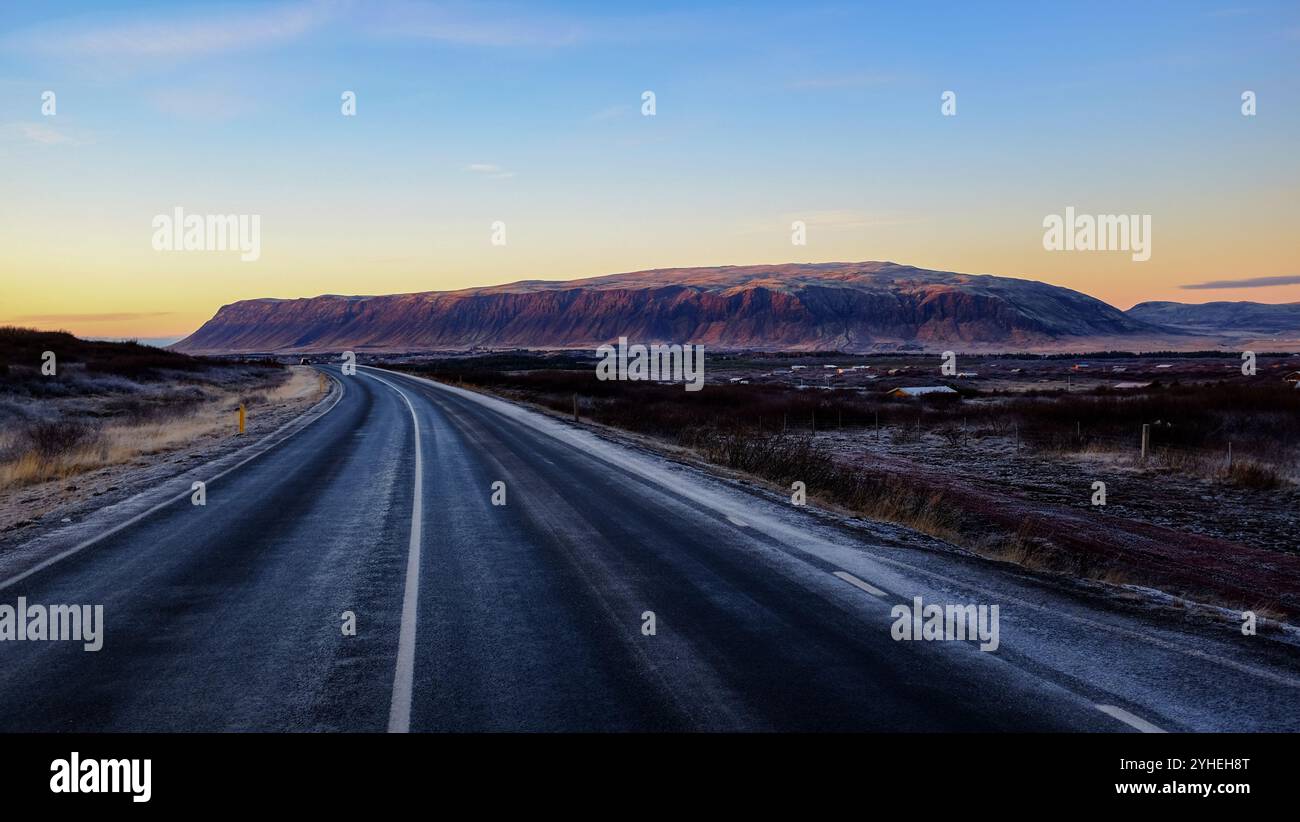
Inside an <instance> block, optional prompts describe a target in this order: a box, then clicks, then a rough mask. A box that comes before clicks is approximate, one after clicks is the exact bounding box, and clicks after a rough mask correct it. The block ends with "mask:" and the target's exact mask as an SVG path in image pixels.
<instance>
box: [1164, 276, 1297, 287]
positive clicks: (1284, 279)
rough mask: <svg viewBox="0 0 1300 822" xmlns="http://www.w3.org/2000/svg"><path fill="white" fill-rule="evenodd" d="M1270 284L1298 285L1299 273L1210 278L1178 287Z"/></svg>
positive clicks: (1256, 285) (1263, 285)
mask: <svg viewBox="0 0 1300 822" xmlns="http://www.w3.org/2000/svg"><path fill="white" fill-rule="evenodd" d="M1270 285H1300V274H1283V275H1282V276H1280V277H1245V278H1243V279H1240V280H1210V281H1208V282H1204V283H1189V284H1187V285H1180V286H1179V288H1185V289H1188V290H1202V289H1204V290H1211V289H1216V288H1266V287H1268V286H1270Z"/></svg>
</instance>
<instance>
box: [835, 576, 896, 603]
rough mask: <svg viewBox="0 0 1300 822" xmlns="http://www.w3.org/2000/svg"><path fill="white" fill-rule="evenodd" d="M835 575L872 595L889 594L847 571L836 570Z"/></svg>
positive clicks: (882, 595)
mask: <svg viewBox="0 0 1300 822" xmlns="http://www.w3.org/2000/svg"><path fill="white" fill-rule="evenodd" d="M835 576H837V577H839V578H840V579H842V580H844V581H845V582H847V583H848V584H850V585H852V586H854V587H855V588H861V589H862V590H864V591H866V592H867V593H868V594H871V595H872V596H873V597H887V596H889V594H888V593H887V592H885V591H882V590H880V589H879V588H877V587H876V586H874V585H872V584H871V583H869V582H863V581H862V580H860V579H858V578H857V577H855V576H853V574H850V573H849V572H848V571H836V572H835Z"/></svg>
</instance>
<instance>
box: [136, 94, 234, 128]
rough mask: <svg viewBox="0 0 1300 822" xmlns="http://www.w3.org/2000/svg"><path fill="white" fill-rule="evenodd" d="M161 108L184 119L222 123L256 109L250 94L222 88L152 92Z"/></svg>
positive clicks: (152, 100) (153, 97)
mask: <svg viewBox="0 0 1300 822" xmlns="http://www.w3.org/2000/svg"><path fill="white" fill-rule="evenodd" d="M150 101H151V102H152V103H153V105H154V107H155V108H157V109H158V110H159V111H161V112H163V113H165V114H170V115H172V116H173V117H177V118H180V119H182V120H197V121H201V122H220V121H224V120H230V119H232V118H235V117H239V116H242V115H245V114H248V113H250V112H252V111H254V110H255V109H256V104H255V102H254V100H253V98H252V96H251V95H249V94H247V93H243V94H240V93H236V92H233V91H224V90H222V89H211V88H188V89H182V88H178V89H165V90H162V91H157V92H154V93H153V94H151V95H150Z"/></svg>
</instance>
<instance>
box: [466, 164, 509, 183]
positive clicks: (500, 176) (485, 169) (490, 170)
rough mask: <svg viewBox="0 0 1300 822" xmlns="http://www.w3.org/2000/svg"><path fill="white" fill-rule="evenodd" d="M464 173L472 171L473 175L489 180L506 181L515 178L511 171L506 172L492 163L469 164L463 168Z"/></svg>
mask: <svg viewBox="0 0 1300 822" xmlns="http://www.w3.org/2000/svg"><path fill="white" fill-rule="evenodd" d="M465 170H466V171H472V172H474V173H475V174H481V175H483V176H484V177H487V178H488V179H489V180H508V179H509V178H511V177H513V176H515V173H514V172H513V171H507V170H506V169H504V168H502V167H501V166H499V165H495V164H493V163H470V164H469V165H468V166H466V167H465Z"/></svg>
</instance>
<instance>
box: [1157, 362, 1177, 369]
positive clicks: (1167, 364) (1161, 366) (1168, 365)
mask: <svg viewBox="0 0 1300 822" xmlns="http://www.w3.org/2000/svg"><path fill="white" fill-rule="evenodd" d="M1156 368H1173V366H1172V365H1171V364H1169V363H1161V364H1160V365H1157V366H1156Z"/></svg>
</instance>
